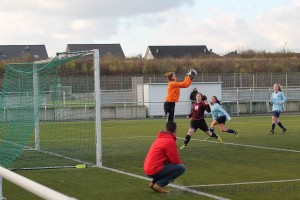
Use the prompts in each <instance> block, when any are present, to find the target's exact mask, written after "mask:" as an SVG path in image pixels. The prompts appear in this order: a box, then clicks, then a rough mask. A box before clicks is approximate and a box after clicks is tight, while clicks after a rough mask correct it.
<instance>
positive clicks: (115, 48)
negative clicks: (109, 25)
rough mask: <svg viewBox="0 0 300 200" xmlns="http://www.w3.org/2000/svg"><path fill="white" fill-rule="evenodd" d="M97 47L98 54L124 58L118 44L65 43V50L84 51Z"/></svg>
mask: <svg viewBox="0 0 300 200" xmlns="http://www.w3.org/2000/svg"><path fill="white" fill-rule="evenodd" d="M93 49H98V50H99V54H100V56H104V55H113V56H117V57H121V58H125V55H124V52H123V49H122V47H121V45H120V44H67V51H85V50H93Z"/></svg>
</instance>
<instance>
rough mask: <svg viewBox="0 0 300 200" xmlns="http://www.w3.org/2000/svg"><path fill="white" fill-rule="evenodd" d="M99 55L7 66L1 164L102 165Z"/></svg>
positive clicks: (0, 113) (0, 108)
mask: <svg viewBox="0 0 300 200" xmlns="http://www.w3.org/2000/svg"><path fill="white" fill-rule="evenodd" d="M99 68H100V59H99V51H98V50H92V51H80V52H64V53H58V54H57V56H56V57H55V58H53V59H49V60H43V61H38V62H31V63H14V64H7V65H6V66H5V74H4V80H3V85H2V94H1V97H0V127H1V128H0V166H3V167H6V168H11V169H27V168H28V169H32V168H59V167H72V166H76V165H77V164H79V163H80V164H87V165H96V166H102V150H101V117H100V115H101V113H100V106H101V102H100V69H99Z"/></svg>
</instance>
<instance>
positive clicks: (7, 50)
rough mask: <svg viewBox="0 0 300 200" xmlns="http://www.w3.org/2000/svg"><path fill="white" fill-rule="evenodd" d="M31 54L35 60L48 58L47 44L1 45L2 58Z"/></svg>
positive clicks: (0, 53) (0, 56) (0, 58)
mask: <svg viewBox="0 0 300 200" xmlns="http://www.w3.org/2000/svg"><path fill="white" fill-rule="evenodd" d="M26 54H28V55H30V56H32V57H33V58H34V60H44V59H48V53H47V50H46V46H45V45H0V60H6V59H11V58H17V57H20V56H22V55H26Z"/></svg>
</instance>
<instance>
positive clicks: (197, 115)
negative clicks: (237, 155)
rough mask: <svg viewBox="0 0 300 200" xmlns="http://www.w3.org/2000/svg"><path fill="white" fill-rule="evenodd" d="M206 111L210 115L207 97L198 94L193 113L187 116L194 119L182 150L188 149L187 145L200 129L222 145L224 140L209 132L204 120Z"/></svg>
mask: <svg viewBox="0 0 300 200" xmlns="http://www.w3.org/2000/svg"><path fill="white" fill-rule="evenodd" d="M205 111H207V112H209V113H210V107H209V104H208V102H207V99H206V96H204V95H203V96H202V94H201V93H197V95H196V102H195V103H193V105H192V110H191V113H190V114H189V115H188V116H187V117H188V118H190V117H191V118H192V120H191V123H190V128H189V130H188V133H187V135H186V136H185V140H184V144H183V145H182V146H181V147H180V149H186V148H187V145H188V143H189V142H190V139H191V137H192V135H193V133H195V132H196V131H197V129H198V128H199V129H201V130H202V131H204V132H205V133H206V134H207V135H208V136H210V137H214V138H216V139H217V140H218V142H219V143H222V139H221V138H220V137H219V136H218V135H216V134H215V133H214V132H211V131H209V129H208V126H207V124H206V122H205V119H204V112H205Z"/></svg>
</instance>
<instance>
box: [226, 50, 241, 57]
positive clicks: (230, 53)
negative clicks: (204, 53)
mask: <svg viewBox="0 0 300 200" xmlns="http://www.w3.org/2000/svg"><path fill="white" fill-rule="evenodd" d="M238 55H239V54H238V52H237V51H231V52H229V53H227V54H225V55H224V56H223V57H236V56H238Z"/></svg>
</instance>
